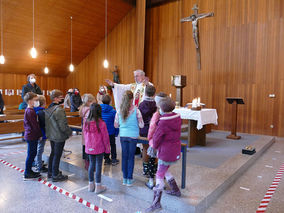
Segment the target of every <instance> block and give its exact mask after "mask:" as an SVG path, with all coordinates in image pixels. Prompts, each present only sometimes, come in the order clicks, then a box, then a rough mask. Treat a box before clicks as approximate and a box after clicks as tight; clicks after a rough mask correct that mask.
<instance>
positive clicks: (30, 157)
mask: <svg viewBox="0 0 284 213" xmlns="http://www.w3.org/2000/svg"><path fill="white" fill-rule="evenodd" d="M27 143H28V153H27V158H26V169H25V175H28V174H31V172H32V164H33V162H34V159H35V156H36V153H37V143H38V142H37V141H29V140H27Z"/></svg>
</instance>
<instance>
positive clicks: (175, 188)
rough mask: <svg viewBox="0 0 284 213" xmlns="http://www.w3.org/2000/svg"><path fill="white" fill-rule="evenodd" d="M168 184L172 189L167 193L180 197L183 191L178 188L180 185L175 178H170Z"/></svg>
mask: <svg viewBox="0 0 284 213" xmlns="http://www.w3.org/2000/svg"><path fill="white" fill-rule="evenodd" d="M168 184H169V186H170V188H171V190H167V191H166V193H167V194H169V195H173V196H177V197H180V196H181V192H180V190H179V188H178V185H177V182H176V181H175V179H174V178H172V179H170V180H169V181H168Z"/></svg>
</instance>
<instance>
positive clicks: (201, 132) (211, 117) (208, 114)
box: [174, 108, 218, 147]
mask: <svg viewBox="0 0 284 213" xmlns="http://www.w3.org/2000/svg"><path fill="white" fill-rule="evenodd" d="M174 112H175V113H178V114H180V116H181V119H183V120H189V122H188V146H189V147H192V146H195V145H201V146H206V129H205V125H207V124H215V125H218V115H217V111H216V109H206V108H205V109H201V110H200V111H194V110H191V109H188V108H176V109H175V110H174Z"/></svg>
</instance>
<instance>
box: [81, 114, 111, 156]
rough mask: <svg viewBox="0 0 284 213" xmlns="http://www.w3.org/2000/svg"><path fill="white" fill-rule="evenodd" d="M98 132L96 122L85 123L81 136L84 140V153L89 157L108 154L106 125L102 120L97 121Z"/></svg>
mask: <svg viewBox="0 0 284 213" xmlns="http://www.w3.org/2000/svg"><path fill="white" fill-rule="evenodd" d="M99 127H100V130H98V128H97V125H96V122H95V121H90V122H85V124H84V128H83V131H84V132H83V134H84V138H85V152H86V153H87V154H90V155H98V154H102V153H106V154H109V153H110V143H109V136H108V132H107V127H106V124H105V122H104V121H103V120H100V121H99Z"/></svg>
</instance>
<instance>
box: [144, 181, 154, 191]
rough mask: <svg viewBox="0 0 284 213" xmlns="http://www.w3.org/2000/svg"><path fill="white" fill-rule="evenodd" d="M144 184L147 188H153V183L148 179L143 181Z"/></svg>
mask: <svg viewBox="0 0 284 213" xmlns="http://www.w3.org/2000/svg"><path fill="white" fill-rule="evenodd" d="M145 185H146V186H147V187H148V188H149V189H151V190H152V189H153V188H154V183H150V181H148V182H147V183H145Z"/></svg>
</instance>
